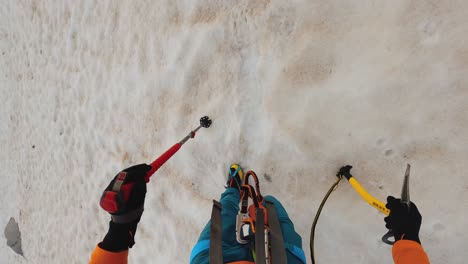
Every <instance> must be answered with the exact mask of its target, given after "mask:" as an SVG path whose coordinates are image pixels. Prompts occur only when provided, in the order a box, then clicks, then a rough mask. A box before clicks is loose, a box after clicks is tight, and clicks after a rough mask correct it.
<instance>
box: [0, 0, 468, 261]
mask: <svg viewBox="0 0 468 264" xmlns="http://www.w3.org/2000/svg"><path fill="white" fill-rule="evenodd" d="M467 8H468V2H466V1H461V0H453V1H435V2H434V1H432V2H427V1H404V0H396V1H387V2H385V1H345V0H332V1H307V0H292V1H281V0H256V1H247V0H239V1H215V0H206V1H193V0H168V1H162V0H161V1H109V0H100V1H92V0H83V1H51V0H47V1H32V0H29V1H17V0H4V1H2V4H1V5H0V53H1V55H0V102H1V106H0V117H1V122H0V146H1V149H0V165H1V169H2V173H1V176H0V177H1V182H2V184H1V185H0V186H1V187H0V188H1V189H0V198H1V201H2V202H1V205H0V227H1V228H2V229H3V228H4V227H5V226H6V224H7V222H8V221H9V219H10V217H14V218H15V219H16V220H17V221H18V223H19V226H20V229H21V233H22V244H23V251H24V254H25V258H23V257H21V256H18V255H16V254H15V253H14V252H13V250H11V249H10V248H8V247H7V245H6V239H5V240H4V242H0V263H2V264H3V263H86V262H87V260H88V257H89V254H90V253H91V251H92V249H93V248H94V246H95V245H96V244H97V243H98V242H99V241H100V240H101V239H102V238H103V236H104V235H105V233H106V231H107V222H108V220H109V217H108V216H107V215H106V213H105V212H103V211H102V210H101V209H100V208H99V205H98V200H99V197H100V194H101V192H102V190H103V188H105V186H106V185H107V183H108V181H109V180H110V179H111V178H112V177H113V176H114V175H115V174H116V173H117V172H118V171H119V170H121V169H123V168H125V167H128V166H130V165H133V164H136V163H141V162H151V161H152V160H153V159H154V158H155V157H157V156H158V155H159V154H161V153H162V152H163V151H165V150H166V149H167V148H168V147H170V146H171V145H172V144H173V143H175V142H177V141H178V140H180V139H181V138H182V137H184V136H185V135H186V134H187V133H188V132H189V131H190V130H191V129H193V128H194V127H195V126H196V125H197V123H198V119H199V118H200V117H201V116H203V115H209V116H210V117H211V118H212V119H213V121H214V123H213V126H212V127H211V128H209V129H203V130H202V131H200V133H199V134H198V135H197V137H196V139H195V140H193V141H190V142H188V143H187V144H186V145H184V147H183V149H182V150H181V151H180V152H179V153H177V155H176V156H175V157H174V158H173V159H171V160H170V161H169V162H168V163H167V164H166V165H165V167H163V168H162V169H161V170H160V171H159V172H158V173H157V175H156V176H154V177H153V179H152V181H151V182H150V183H149V186H148V189H149V192H148V196H147V204H146V211H145V213H144V215H143V219H142V222H141V223H140V225H139V232H138V234H137V238H136V240H137V244H136V246H135V247H134V248H133V249H132V250H131V253H130V263H186V262H188V258H189V254H190V250H191V247H192V246H193V245H194V243H195V242H196V239H197V237H198V234H199V232H200V231H201V230H202V228H203V227H204V225H205V224H206V221H207V219H208V217H209V215H210V210H211V200H212V199H214V198H215V199H217V198H218V196H219V194H220V193H221V192H222V191H223V184H224V181H225V174H226V170H227V167H228V165H229V164H230V163H231V162H240V163H241V164H242V165H243V166H244V167H246V168H247V169H253V170H255V171H256V172H257V174H258V175H261V176H262V178H264V180H262V182H261V184H262V190H263V193H264V194H273V195H275V196H276V197H277V198H279V199H280V200H281V201H282V203H283V204H284V206H285V207H286V208H287V210H288V212H289V214H290V216H291V218H292V220H293V221H294V223H295V225H296V229H297V230H298V232H299V233H300V234H301V235H302V236H303V247H304V249H305V251H306V254H307V257H309V251H308V247H309V232H310V226H311V222H312V219H313V216H314V214H315V212H316V210H317V208H318V205H319V203H320V201H321V199H322V198H323V195H324V194H325V192H326V191H327V189H328V188H329V186H330V185H331V184H332V183H333V182H334V181H335V176H334V175H335V173H336V172H337V170H338V168H339V167H341V166H342V165H346V164H351V165H353V166H354V169H353V173H354V175H355V176H356V178H357V179H358V180H359V181H360V182H361V183H362V184H363V185H364V186H365V187H366V188H367V189H368V190H369V191H370V192H371V193H372V194H373V195H374V196H376V197H378V198H380V199H382V200H384V199H385V198H386V196H387V195H390V194H393V195H399V192H400V190H401V182H402V180H403V174H404V170H405V167H406V163H407V162H409V163H411V164H412V178H411V185H410V186H411V198H412V200H413V201H414V202H415V203H416V204H417V205H418V207H419V208H420V211H421V213H422V215H423V225H422V228H421V234H420V235H421V240H422V242H423V245H424V247H425V249H426V251H427V253H428V255H429V257H430V259H431V261H432V263H465V262H466V259H468V251H466V243H465V242H466V239H467V238H468V231H467V230H468V229H467V228H466V217H467V212H468V205H467V203H466V201H467V200H468V181H467V180H466V175H465V171H466V166H465V162H466V160H467V158H468V148H467V142H468V133H466V130H467V128H468V104H467V96H468V88H467V85H468V75H467V74H466V73H467V72H468V48H467V47H468V46H467V37H466V29H467V26H468V18H467V16H466V11H465V10H467ZM265 175H266V176H265ZM269 177H271V182H270V181H268V180H266V179H267V178H269ZM385 231H386V230H385V228H384V223H383V216H382V215H381V214H379V213H378V212H377V211H376V210H375V209H373V208H371V207H370V206H368V205H367V204H366V203H365V202H364V201H362V200H361V198H360V197H359V196H358V195H357V194H356V193H355V191H354V190H353V189H352V188H351V187H350V186H349V184H348V183H346V182H342V183H341V184H340V186H339V188H338V190H337V191H336V192H335V193H334V194H333V195H332V197H331V198H330V200H329V202H328V203H327V205H326V207H325V209H324V212H323V213H322V216H321V219H320V222H319V225H318V228H317V234H316V252H317V260H318V262H319V263H393V262H392V259H391V248H390V247H388V246H386V245H384V244H382V243H381V242H380V237H381V236H382V235H383V234H384V233H385Z"/></svg>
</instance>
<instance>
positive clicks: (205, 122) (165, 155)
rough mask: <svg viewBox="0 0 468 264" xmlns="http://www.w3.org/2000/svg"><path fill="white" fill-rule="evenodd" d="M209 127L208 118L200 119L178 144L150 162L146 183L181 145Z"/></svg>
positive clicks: (209, 121) (209, 120)
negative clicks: (197, 124)
mask: <svg viewBox="0 0 468 264" xmlns="http://www.w3.org/2000/svg"><path fill="white" fill-rule="evenodd" d="M210 126H211V119H210V118H209V117H208V116H204V117H202V118H200V125H199V126H198V127H197V128H196V129H195V130H193V131H191V132H190V133H189V134H188V135H187V136H186V137H184V138H183V139H182V140H181V141H180V142H178V143H175V144H174V146H172V147H171V148H170V149H168V150H167V151H166V152H164V153H163V154H162V155H161V156H159V158H157V159H155V160H154V161H153V162H151V164H150V166H151V170H150V171H149V172H148V174H147V175H146V177H145V180H146V182H149V180H150V177H151V176H152V175H153V174H154V173H155V172H156V171H157V170H158V169H159V168H161V166H162V165H163V164H164V163H166V161H168V160H169V159H170V158H171V157H172V156H173V155H174V154H175V153H176V152H177V151H178V150H179V149H180V148H181V147H182V145H183V144H184V143H185V142H187V141H188V140H189V139H191V138H194V137H195V133H197V131H198V130H199V129H200V128H202V127H205V128H208V127H210Z"/></svg>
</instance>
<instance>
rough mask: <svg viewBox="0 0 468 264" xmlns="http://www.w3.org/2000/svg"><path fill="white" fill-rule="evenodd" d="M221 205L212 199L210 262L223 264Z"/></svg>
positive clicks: (211, 263)
mask: <svg viewBox="0 0 468 264" xmlns="http://www.w3.org/2000/svg"><path fill="white" fill-rule="evenodd" d="M222 208H223V206H222V205H221V203H219V202H218V201H215V200H213V210H212V211H211V226H210V262H209V263H210V264H223V236H222V235H223V231H222V230H223V223H222V220H221V210H222Z"/></svg>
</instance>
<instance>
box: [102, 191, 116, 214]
mask: <svg viewBox="0 0 468 264" xmlns="http://www.w3.org/2000/svg"><path fill="white" fill-rule="evenodd" d="M100 205H101V207H102V209H104V210H106V211H107V212H109V213H111V214H113V213H116V212H118V211H119V206H118V204H117V193H116V192H111V191H107V192H104V194H103V195H102V198H101V202H100Z"/></svg>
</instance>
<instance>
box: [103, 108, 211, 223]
mask: <svg viewBox="0 0 468 264" xmlns="http://www.w3.org/2000/svg"><path fill="white" fill-rule="evenodd" d="M211 123H212V121H211V120H210V118H209V117H208V116H204V117H202V118H200V125H199V126H198V127H197V128H196V129H195V130H192V131H191V132H190V133H189V134H188V135H187V136H186V137H184V138H183V139H182V140H181V141H179V142H177V143H176V144H174V145H173V146H172V147H171V148H170V149H168V150H167V151H166V152H164V153H163V154H162V155H161V156H159V157H158V158H157V159H155V160H154V161H153V162H151V164H150V166H151V169H150V170H149V171H148V173H147V174H146V175H145V181H146V182H149V180H150V178H151V176H152V175H153V174H154V173H155V172H156V171H157V170H158V169H159V168H161V166H162V165H164V163H166V161H168V160H169V159H170V158H171V157H172V156H173V155H174V154H175V153H176V152H177V151H178V150H179V149H180V148H181V147H182V145H183V144H184V143H185V142H187V141H188V140H189V139H191V138H194V137H195V134H196V132H197V131H198V130H199V129H200V128H202V127H204V128H208V127H210V126H211ZM126 177H127V173H126V172H120V173H119V175H118V177H116V180H115V181H114V183H113V184H112V187H111V188H109V189H107V190H105V191H104V192H103V194H102V196H101V200H100V205H101V207H102V208H103V209H104V210H105V211H107V212H109V213H111V214H117V213H120V212H122V211H123V210H124V208H125V202H126V200H125V197H128V196H129V193H130V191H131V187H130V188H122V187H123V185H124V182H125V179H126Z"/></svg>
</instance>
